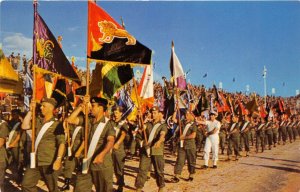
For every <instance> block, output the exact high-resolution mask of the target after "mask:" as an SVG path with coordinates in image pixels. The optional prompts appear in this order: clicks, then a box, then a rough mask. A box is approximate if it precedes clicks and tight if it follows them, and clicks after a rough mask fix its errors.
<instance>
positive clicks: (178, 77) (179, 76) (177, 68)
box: [170, 41, 186, 89]
mask: <svg viewBox="0 0 300 192" xmlns="http://www.w3.org/2000/svg"><path fill="white" fill-rule="evenodd" d="M170 71H171V76H172V78H173V79H174V82H175V86H176V87H178V88H179V89H186V80H185V74H184V71H183V68H182V65H181V63H180V61H179V59H178V57H177V55H176V53H175V49H174V43H173V41H172V51H171V59H170Z"/></svg>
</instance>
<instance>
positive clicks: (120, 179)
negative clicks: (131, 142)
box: [112, 122, 128, 187]
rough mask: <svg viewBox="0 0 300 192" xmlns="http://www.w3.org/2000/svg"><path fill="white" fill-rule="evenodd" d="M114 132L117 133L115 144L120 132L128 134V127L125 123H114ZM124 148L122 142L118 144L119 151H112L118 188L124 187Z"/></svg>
mask: <svg viewBox="0 0 300 192" xmlns="http://www.w3.org/2000/svg"><path fill="white" fill-rule="evenodd" d="M114 128H115V131H116V133H117V135H116V140H115V143H116V142H117V141H118V140H119V138H120V137H121V134H122V132H125V133H126V134H127V133H128V125H127V123H126V122H118V123H117V122H115V125H114ZM125 156H126V153H125V146H124V141H123V142H122V143H120V145H119V149H113V151H112V157H113V163H114V172H115V175H116V178H117V185H118V186H119V187H123V186H125V182H124V167H125Z"/></svg>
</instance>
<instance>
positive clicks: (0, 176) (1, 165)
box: [0, 110, 9, 191]
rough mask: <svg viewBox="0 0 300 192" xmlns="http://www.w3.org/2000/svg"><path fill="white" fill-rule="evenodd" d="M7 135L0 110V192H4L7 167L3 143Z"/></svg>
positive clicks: (6, 125)
mask: <svg viewBox="0 0 300 192" xmlns="http://www.w3.org/2000/svg"><path fill="white" fill-rule="evenodd" d="M8 133H9V129H8V124H7V122H6V121H4V120H3V118H2V111H1V110H0V191H4V175H5V169H6V165H7V154H6V149H5V142H6V138H7V137H8Z"/></svg>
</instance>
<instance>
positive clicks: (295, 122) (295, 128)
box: [291, 115, 298, 142]
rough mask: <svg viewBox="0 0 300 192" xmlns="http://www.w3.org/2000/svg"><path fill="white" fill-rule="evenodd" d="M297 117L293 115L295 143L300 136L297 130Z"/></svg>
mask: <svg viewBox="0 0 300 192" xmlns="http://www.w3.org/2000/svg"><path fill="white" fill-rule="evenodd" d="M297 123H298V121H297V116H296V115H293V116H292V126H291V127H292V130H293V140H294V142H295V141H296V138H297V136H298V130H297Z"/></svg>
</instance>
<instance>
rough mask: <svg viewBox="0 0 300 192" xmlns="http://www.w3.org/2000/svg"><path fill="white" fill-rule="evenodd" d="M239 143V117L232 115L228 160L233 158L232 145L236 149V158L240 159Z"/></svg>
mask: <svg viewBox="0 0 300 192" xmlns="http://www.w3.org/2000/svg"><path fill="white" fill-rule="evenodd" d="M239 144H240V130H239V123H238V117H237V116H232V118H231V124H230V125H229V130H228V149H227V155H228V160H231V155H232V147H233V149H234V155H235V160H238V159H239V156H240V152H239Z"/></svg>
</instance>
